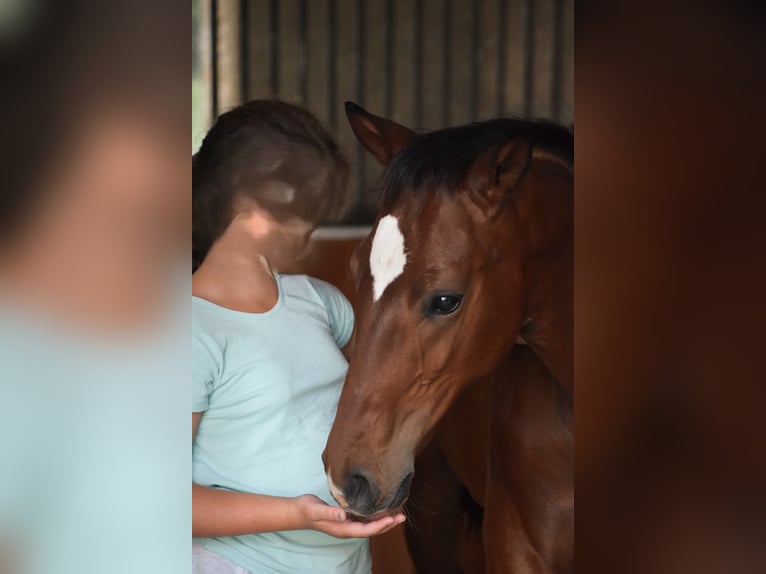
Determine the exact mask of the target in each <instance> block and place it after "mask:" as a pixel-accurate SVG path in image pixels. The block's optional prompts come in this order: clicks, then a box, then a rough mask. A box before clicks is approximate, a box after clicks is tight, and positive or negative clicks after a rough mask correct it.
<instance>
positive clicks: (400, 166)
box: [383, 117, 574, 205]
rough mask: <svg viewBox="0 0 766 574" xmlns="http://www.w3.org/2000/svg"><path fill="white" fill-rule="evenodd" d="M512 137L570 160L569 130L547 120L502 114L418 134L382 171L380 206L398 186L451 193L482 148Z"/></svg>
mask: <svg viewBox="0 0 766 574" xmlns="http://www.w3.org/2000/svg"><path fill="white" fill-rule="evenodd" d="M515 138H526V139H527V140H528V141H530V142H531V143H532V145H533V146H534V147H536V148H541V149H544V150H546V151H548V152H550V153H552V154H554V155H556V156H558V157H560V158H561V159H562V160H564V161H565V162H567V163H569V164H571V163H573V162H574V133H573V131H572V130H570V129H568V128H565V127H563V126H561V125H559V124H556V123H553V122H549V121H543V120H526V119H520V118H513V117H503V118H497V119H493V120H488V121H484V122H477V123H472V124H467V125H463V126H457V127H451V128H445V129H441V130H437V131H433V132H428V133H425V134H421V135H418V136H417V138H415V139H414V140H413V141H412V142H411V143H410V144H409V145H408V146H407V147H405V148H404V149H402V150H401V151H400V152H399V153H398V154H397V155H396V156H395V157H394V159H393V160H392V162H391V164H390V165H389V166H388V169H387V170H386V171H385V174H384V179H383V203H384V205H390V204H391V203H392V202H393V201H395V200H396V199H397V198H398V197H399V195H400V194H401V192H402V191H403V190H410V191H413V192H416V191H424V190H429V189H430V190H440V191H442V192H445V191H446V192H450V191H455V190H456V189H457V188H458V186H459V185H460V183H461V182H462V181H463V180H464V179H465V177H466V176H467V175H468V171H469V170H470V168H471V166H472V165H473V163H474V162H475V161H476V159H477V158H478V157H479V156H480V155H481V154H482V153H483V152H485V151H487V150H489V149H492V148H494V147H496V146H499V145H501V144H503V143H505V142H507V141H509V140H511V139H515Z"/></svg>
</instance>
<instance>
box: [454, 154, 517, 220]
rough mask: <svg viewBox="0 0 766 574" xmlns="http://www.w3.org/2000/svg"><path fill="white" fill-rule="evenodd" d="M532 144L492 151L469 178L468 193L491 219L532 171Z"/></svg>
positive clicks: (484, 157) (476, 164)
mask: <svg viewBox="0 0 766 574" xmlns="http://www.w3.org/2000/svg"><path fill="white" fill-rule="evenodd" d="M531 161H532V144H531V143H530V142H529V141H527V140H524V139H519V140H514V141H510V142H508V143H506V144H504V145H503V146H502V147H500V148H495V149H494V150H490V151H489V152H487V153H485V154H484V155H483V156H481V157H480V158H479V159H478V160H476V162H475V163H474V165H473V167H472V168H471V171H470V173H469V175H468V179H467V184H468V190H469V191H470V192H471V194H472V196H473V197H474V199H475V200H476V203H477V204H478V205H479V207H481V209H482V211H484V212H485V213H486V214H487V215H491V214H493V213H495V212H496V211H497V208H498V207H499V206H500V205H501V204H502V203H503V201H504V200H505V198H506V197H508V196H509V195H510V193H511V192H512V191H513V190H514V189H515V188H516V186H518V184H519V182H520V181H521V180H522V178H523V177H524V176H525V175H526V173H527V170H529V164H530V162H531Z"/></svg>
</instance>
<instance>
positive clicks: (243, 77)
mask: <svg viewBox="0 0 766 574" xmlns="http://www.w3.org/2000/svg"><path fill="white" fill-rule="evenodd" d="M248 5H249V1H248V0H239V94H240V98H239V99H240V101H242V102H246V101H247V100H248V97H249V94H248V93H247V91H248V84H249V82H248V73H247V72H248V65H249V61H248V60H249V58H248V38H249V33H248V32H249V28H250V11H249V10H248Z"/></svg>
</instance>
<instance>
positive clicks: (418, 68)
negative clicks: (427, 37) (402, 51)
mask: <svg viewBox="0 0 766 574" xmlns="http://www.w3.org/2000/svg"><path fill="white" fill-rule="evenodd" d="M414 24H415V25H414V28H415V54H414V57H415V65H414V66H413V75H414V78H413V81H412V86H413V91H414V94H413V96H414V98H415V127H416V128H422V127H423V0H415V23H414Z"/></svg>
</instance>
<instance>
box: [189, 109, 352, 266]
mask: <svg viewBox="0 0 766 574" xmlns="http://www.w3.org/2000/svg"><path fill="white" fill-rule="evenodd" d="M348 173H349V166H348V163H347V162H346V160H345V158H344V157H343V154H342V152H341V150H340V148H339V147H338V145H337V144H336V143H335V141H333V139H332V137H331V136H330V134H328V133H327V131H326V130H325V129H324V128H323V127H322V126H321V125H320V124H319V122H318V121H317V120H316V118H315V117H314V116H313V115H311V114H310V113H309V112H308V111H306V110H305V109H303V108H301V107H299V106H295V105H292V104H288V103H286V102H280V101H276V100H254V101H251V102H247V103H245V104H243V105H241V106H239V107H237V108H234V109H233V110H231V111H228V112H226V113H224V114H222V115H221V116H220V117H219V118H218V119H217V120H216V122H215V124H214V125H213V127H212V128H211V129H210V131H209V132H208V133H207V135H206V136H205V139H204V141H203V142H202V146H201V147H200V150H199V152H197V153H196V154H195V155H194V156H193V158H192V205H193V214H192V219H193V232H192V242H193V247H192V250H193V255H192V259H193V262H192V267H193V269H194V268H196V267H197V266H198V265H199V264H200V263H201V262H202V260H203V259H204V258H205V255H206V254H207V252H208V250H209V249H210V247H211V246H212V244H213V243H214V242H215V241H216V240H217V239H218V238H219V237H220V236H221V235H222V234H223V233H224V231H225V230H226V228H227V227H228V226H229V224H230V223H231V222H232V221H233V220H234V219H235V218H236V217H237V216H240V215H246V214H247V212H248V211H249V210H253V209H258V210H261V211H264V212H266V213H267V214H268V215H269V216H271V217H272V218H274V219H275V220H278V221H295V220H300V221H304V222H306V223H308V224H310V226H312V227H313V226H316V225H318V224H321V223H329V222H333V221H337V220H338V219H340V218H341V217H342V216H343V214H344V213H345V212H346V211H347V209H348V208H349V206H350V203H351V202H352V199H353V197H352V195H351V194H350V192H349V188H348V186H347V180H348Z"/></svg>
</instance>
